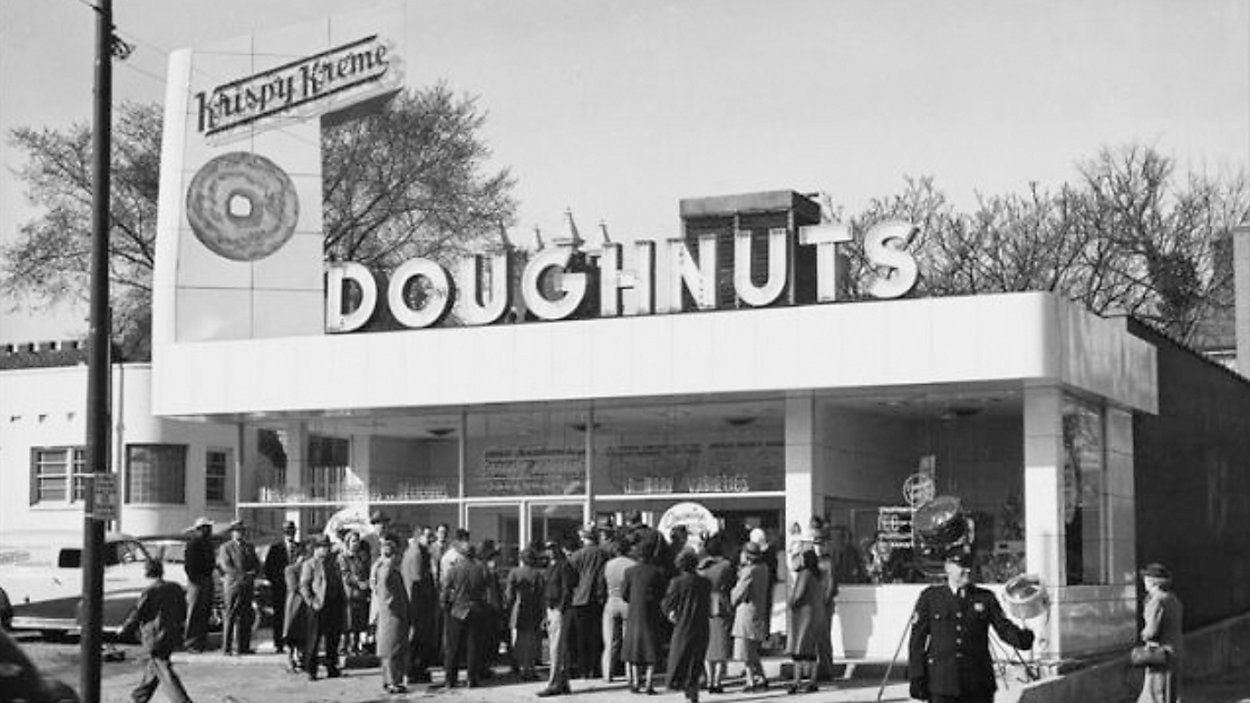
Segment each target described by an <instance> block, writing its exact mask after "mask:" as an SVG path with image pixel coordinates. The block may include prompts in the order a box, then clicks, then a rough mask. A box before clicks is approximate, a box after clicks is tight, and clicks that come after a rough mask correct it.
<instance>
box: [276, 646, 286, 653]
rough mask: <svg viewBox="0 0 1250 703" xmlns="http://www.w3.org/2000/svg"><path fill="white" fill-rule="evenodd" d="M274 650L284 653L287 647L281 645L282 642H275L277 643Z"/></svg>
mask: <svg viewBox="0 0 1250 703" xmlns="http://www.w3.org/2000/svg"><path fill="white" fill-rule="evenodd" d="M273 651H275V652H277V653H278V654H282V653H284V652H286V649H285V648H284V647H283V646H282V645H280V644H275V645H274V646H273Z"/></svg>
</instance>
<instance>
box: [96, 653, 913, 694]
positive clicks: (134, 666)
mask: <svg viewBox="0 0 1250 703" xmlns="http://www.w3.org/2000/svg"><path fill="white" fill-rule="evenodd" d="M173 662H174V670H175V671H176V672H177V673H178V675H179V676H180V677H181V678H182V681H183V684H184V685H185V686H186V688H187V692H188V693H189V694H190V695H191V698H192V699H193V700H195V701H196V702H197V703H206V702H221V703H269V702H271V701H272V702H274V703H287V702H289V703H297V702H298V703H375V702H376V703H382V702H388V703H390V702H395V703H398V702H400V701H408V700H421V701H455V702H457V703H537V701H539V700H540V699H539V698H537V697H536V696H535V695H534V694H535V693H537V692H538V691H540V690H542V689H543V687H544V686H545V684H543V683H534V682H519V681H517V680H516V679H515V678H513V677H512V676H511V675H509V674H508V673H507V672H506V670H504V669H497V670H496V672H497V673H496V675H495V676H494V677H493V678H491V679H490V680H488V681H486V682H484V684H483V685H482V687H480V688H474V689H469V688H464V687H460V688H456V689H453V690H451V691H438V692H430V691H429V690H428V689H427V687H426V686H424V685H419V686H412V687H410V688H409V690H408V693H406V694H398V695H392V694H387V693H385V692H383V691H382V676H381V673H380V672H379V670H378V669H377V668H369V669H345V670H344V671H343V676H342V677H341V678H338V679H326V678H324V675H325V674H324V671H323V672H322V677H323V678H322V679H320V680H318V681H315V682H313V681H309V680H308V679H307V678H305V677H304V676H303V675H300V674H292V673H288V672H287V670H286V656H285V655H282V654H275V653H270V652H269V651H268V650H267V649H266V651H265V652H264V653H259V654H254V655H250V656H245V657H227V656H224V655H222V654H220V653H205V654H187V653H185V652H180V653H178V654H175V655H174V657H173ZM788 662H789V660H788V659H782V658H774V659H766V660H765V670H766V672H767V673H768V675H769V680H770V681H772V682H773V683H772V685H771V686H770V688H769V689H768V690H767V691H763V692H757V693H743V692H742V691H741V683H740V679H731V680H730V682H729V683H730V684H732V685H731V686H729V687H727V688H728V691H727V692H726V693H724V694H718V695H713V696H709V695H707V694H706V693H703V694H702V695H701V696H700V700H701V701H704V702H707V703H739V702H741V701H768V700H771V699H779V701H788V700H793V701H812V702H813V703H815V702H816V701H820V702H821V703H824V702H826V701H829V702H835V701H836V702H842V701H857V702H862V703H869V702H872V701H877V700H878V697H877V696H878V690H879V689H880V684H881V679H880V677H879V676H872V677H867V676H865V677H857V678H850V679H843V680H841V681H838V682H837V683H835V684H830V683H824V684H822V685H821V688H820V691H819V692H817V693H809V694H800V695H795V696H790V695H787V694H786V691H785V688H784V686H783V685H779V684H778V682H777V674H778V673H779V669H780V666H781V665H782V664H783V663H788ZM141 667H142V659H141V658H139V657H138V656H137V653H133V654H131V655H130V656H128V657H127V660H126V661H125V662H119V663H114V664H109V665H108V676H107V677H106V678H105V679H104V682H103V686H102V696H101V697H102V699H103V700H104V701H106V702H107V703H112V702H114V701H116V702H117V703H124V702H125V701H129V699H130V698H129V694H130V689H131V688H132V687H133V686H134V685H136V684H137V683H138V682H139V678H140V675H141ZM737 670H738V667H737V666H731V668H730V671H731V672H734V671H737ZM441 678H442V677H441V674H440V673H439V672H438V671H437V670H436V671H435V673H434V680H435V681H439V680H441ZM571 686H572V689H573V693H572V694H571V695H567V696H557V697H555V698H553V699H545V700H554V701H559V702H561V703H592V702H593V703H617V701H621V700H631V699H634V696H632V695H630V694H629V693H628V691H627V689H626V686H625V683H624V682H620V681H618V682H616V683H612V684H607V683H604V682H603V681H600V680H598V679H595V680H583V679H576V680H574V681H572V682H571ZM657 690H658V692H659V695H658V696H655V697H653V698H650V700H656V701H660V702H663V701H670V702H677V701H683V700H684V698H683V696H682V694H681V692H680V691H673V692H669V691H667V690H665V689H663V688H662V687H661V688H657ZM157 695H158V696H159V695H161V694H160V693H159V692H158V693H157ZM647 699H648V697H645V696H643V697H639V698H637V699H636V700H638V701H639V703H641V701H642V700H647ZM880 700H881V701H883V702H885V701H889V702H891V703H900V702H902V701H909V700H910V699H909V698H908V697H907V684H906V683H905V682H902V681H899V680H897V679H896V680H892V681H891V682H890V684H889V685H887V686H886V687H885V689H884V691H883V692H882V695H881V698H880Z"/></svg>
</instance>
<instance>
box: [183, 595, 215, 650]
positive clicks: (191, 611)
mask: <svg viewBox="0 0 1250 703" xmlns="http://www.w3.org/2000/svg"><path fill="white" fill-rule="evenodd" d="M212 610H213V579H212V578H211V577H210V578H208V579H206V580H204V581H190V582H188V583H187V624H186V627H185V630H186V647H187V649H205V648H206V647H208V619H209V616H210V615H211V614H212Z"/></svg>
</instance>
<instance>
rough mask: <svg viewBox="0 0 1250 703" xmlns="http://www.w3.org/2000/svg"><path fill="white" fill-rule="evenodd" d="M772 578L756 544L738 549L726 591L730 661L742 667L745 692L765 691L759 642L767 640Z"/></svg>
mask: <svg viewBox="0 0 1250 703" xmlns="http://www.w3.org/2000/svg"><path fill="white" fill-rule="evenodd" d="M772 586H773V584H772V576H771V574H770V573H769V570H768V566H767V565H766V564H765V563H764V550H763V548H762V547H761V546H760V544H759V542H755V541H752V542H747V544H746V546H745V547H743V548H742V557H741V565H740V566H739V567H738V582H737V583H736V584H734V587H733V590H732V591H731V592H730V602H731V603H732V604H733V606H734V626H733V637H734V659H735V660H737V661H741V662H743V663H745V664H746V674H747V682H746V688H745V689H743V690H744V691H746V692H755V691H761V690H764V689H766V688H768V678H767V677H766V676H764V665H763V663H761V662H760V643H761V642H763V641H764V640H765V639H767V638H768V626H769V618H770V617H771V616H772Z"/></svg>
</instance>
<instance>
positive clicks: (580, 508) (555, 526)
mask: <svg viewBox="0 0 1250 703" xmlns="http://www.w3.org/2000/svg"><path fill="white" fill-rule="evenodd" d="M585 520H586V505H585V502H584V501H576V502H572V501H569V502H549V503H537V502H536V503H530V505H529V528H530V540H531V541H532V542H537V543H539V544H542V543H545V542H551V541H556V542H560V543H561V544H570V545H576V544H577V543H578V542H577V531H578V530H579V529H581V527H582V525H583V524H585Z"/></svg>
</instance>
